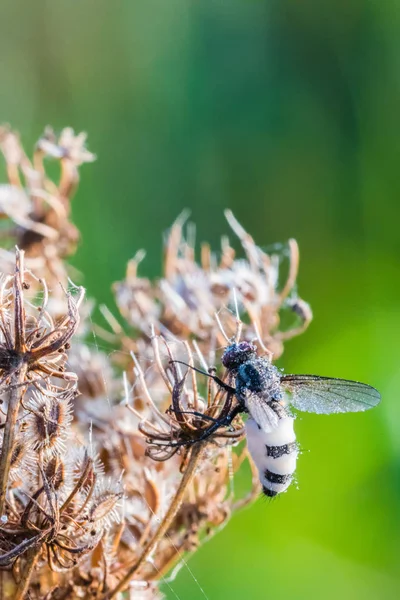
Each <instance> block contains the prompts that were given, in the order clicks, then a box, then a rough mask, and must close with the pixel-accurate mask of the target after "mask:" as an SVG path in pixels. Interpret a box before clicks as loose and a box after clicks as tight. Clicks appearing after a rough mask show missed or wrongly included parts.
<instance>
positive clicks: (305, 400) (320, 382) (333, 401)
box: [281, 375, 381, 414]
mask: <svg viewBox="0 0 400 600" xmlns="http://www.w3.org/2000/svg"><path fill="white" fill-rule="evenodd" d="M281 384H282V387H283V388H284V389H285V390H286V391H288V392H289V393H290V394H291V396H292V397H291V404H292V405H293V406H294V408H297V409H298V410H302V411H304V412H311V413H319V414H329V413H345V412H360V411H363V410H368V409H369V408H373V407H374V406H376V405H377V404H379V402H380V400H381V395H380V393H379V392H378V390H376V389H375V388H373V387H372V386H370V385H367V384H366V383H359V382H358V381H350V380H347V379H335V378H332V377H319V376H318V375H284V376H283V377H282V378H281Z"/></svg>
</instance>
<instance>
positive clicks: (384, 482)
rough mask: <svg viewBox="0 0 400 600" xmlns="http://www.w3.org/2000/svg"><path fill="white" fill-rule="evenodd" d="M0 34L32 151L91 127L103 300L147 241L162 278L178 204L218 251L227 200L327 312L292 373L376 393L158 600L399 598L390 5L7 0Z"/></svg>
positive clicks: (9, 107)
mask: <svg viewBox="0 0 400 600" xmlns="http://www.w3.org/2000/svg"><path fill="white" fill-rule="evenodd" d="M0 33H1V35H0V57H1V59H0V81H1V88H0V118H1V120H2V121H7V122H10V123H11V124H12V126H13V127H16V128H17V129H19V130H20V131H21V133H22V134H23V137H24V141H25V145H26V147H28V146H29V142H32V143H33V141H34V140H35V139H36V138H37V136H38V135H39V134H40V133H41V131H42V130H43V128H44V126H45V125H46V124H47V123H50V124H51V125H52V126H53V127H55V128H56V129H57V128H58V129H60V128H61V127H62V126H65V125H71V126H73V127H74V128H75V129H77V130H82V129H83V130H86V131H87V132H88V133H89V145H90V148H91V150H93V151H94V152H96V153H97V154H98V161H97V163H95V164H94V165H91V166H86V167H85V168H84V169H83V181H82V185H81V188H80V191H79V194H78V196H77V198H76V199H75V204H74V215H75V221H76V223H77V224H78V226H79V227H80V229H81V230H82V234H83V241H82V244H81V247H80V250H79V252H78V254H77V257H76V259H75V265H76V266H77V267H78V268H79V269H80V270H82V272H84V273H85V283H86V285H87V287H88V289H89V293H90V294H91V295H92V296H94V297H96V298H97V299H98V300H99V301H106V302H108V303H109V302H111V293H110V284H111V282H112V281H114V280H116V279H118V278H121V276H122V275H123V272H124V268H125V263H126V261H127V260H128V259H129V258H130V257H131V256H132V255H133V254H134V252H135V251H136V250H137V249H138V248H141V247H144V248H146V249H147V251H148V255H147V259H146V261H145V262H144V263H143V265H142V267H141V269H142V273H146V274H149V275H156V274H157V273H158V272H159V270H160V262H161V248H162V246H161V232H162V231H164V230H165V229H166V228H167V227H168V226H169V225H170V224H171V223H172V221H173V220H174V218H175V217H176V216H177V215H178V213H179V212H180V211H181V210H182V208H184V207H189V208H190V209H191V210H192V216H193V219H194V220H195V221H196V223H197V225H198V237H199V238H200V239H207V240H209V241H211V242H212V243H214V244H217V242H218V239H219V236H220V235H221V234H223V233H227V231H228V228H227V225H226V223H225V222H224V220H223V215H222V210H223V208H225V207H230V208H232V210H233V211H234V213H235V214H236V216H237V217H238V219H239V220H240V221H241V222H242V223H243V225H244V226H245V227H246V228H247V229H248V230H249V231H251V232H252V234H253V236H254V237H255V239H256V240H257V242H258V243H260V244H263V243H265V244H266V245H268V244H270V243H273V242H276V241H283V240H286V239H287V238H288V237H296V238H297V239H298V241H299V243H300V248H301V250H302V263H301V271H300V282H299V283H300V288H301V293H302V296H303V297H304V298H305V299H306V300H308V301H309V302H310V303H311V305H312V307H313V309H314V314H315V321H314V323H313V325H312V327H311V328H310V331H309V332H307V333H306V334H305V335H304V336H302V337H301V338H299V339H297V340H295V341H293V342H290V343H289V344H288V345H287V349H286V353H285V356H284V359H283V360H282V361H281V364H282V365H284V366H285V369H286V370H287V371H297V372H315V373H320V374H331V375H336V376H343V377H351V378H354V379H359V380H364V381H366V382H369V383H371V384H373V385H375V386H376V387H378V388H379V389H380V390H381V391H382V393H383V402H382V405H381V406H380V407H379V408H378V409H376V410H374V411H371V413H367V414H358V415H343V416H331V417H319V416H312V415H304V416H302V417H301V418H299V419H298V421H297V433H298V438H299V440H300V443H301V444H302V447H303V449H304V453H303V455H302V456H301V457H300V460H299V468H298V486H299V490H296V489H295V487H293V488H292V489H290V491H289V493H287V494H285V495H284V496H283V497H282V498H279V499H278V500H277V501H276V502H271V503H268V502H264V501H261V500H260V501H259V502H258V503H257V504H256V505H255V506H253V507H252V508H250V509H248V510H247V511H245V512H243V513H241V514H238V515H236V517H235V518H234V521H233V522H232V523H231V524H230V525H229V526H228V528H227V529H225V530H224V531H223V532H222V533H220V534H219V535H218V536H217V537H216V538H215V539H214V540H213V541H212V542H210V543H209V544H207V545H206V546H204V547H203V548H202V549H201V550H200V552H199V553H198V554H196V556H195V557H194V558H193V560H190V563H189V568H190V570H189V568H183V569H182V570H181V572H180V573H179V575H178V576H177V578H176V579H175V580H174V581H173V582H171V583H169V584H167V583H166V585H165V586H164V587H165V591H166V594H167V597H168V598H171V599H172V598H176V597H179V598H181V599H183V598H184V599H189V598H190V599H191V600H197V599H200V598H204V594H203V592H202V591H201V588H200V586H201V587H202V588H203V589H204V592H205V594H206V596H207V597H208V598H209V600H217V599H222V598H227V597H229V598H231V599H232V600H234V599H235V598H237V599H239V598H243V597H249V598H252V599H254V600H258V599H260V600H261V599H262V598H265V597H271V598H273V597H277V596H278V597H280V598H292V599H295V600H298V599H302V598H307V599H308V600H311V599H313V598H315V599H317V598H322V597H323V598H325V599H330V598H337V597H340V598H343V599H347V598H349V599H350V598H352V599H353V598H362V599H363V600H369V599H377V598H385V599H391V598H398V597H399V591H400V590H399V588H400V586H399V579H400V576H399V556H400V519H399V505H400V408H399V406H400V404H399V402H398V394H399V390H400V372H399V367H398V355H399V351H398V337H397V336H398V331H399V328H400V311H399V293H400V280H399V252H400V236H399V225H398V219H399V216H400V210H399V191H400V189H399V188H400V178H399V157H400V154H399V145H400V142H399V139H400V136H399V132H400V112H399V109H398V107H399V100H400V98H399V96H400V70H399V55H400V54H399V50H400V47H399V46H400V35H399V34H400V11H399V10H398V4H397V3H396V2H393V1H392V0H388V1H387V2H384V3H379V2H373V1H372V0H370V1H368V0H336V1H330V2H321V3H320V2H317V1H316V0H303V2H298V1H294V0H279V1H278V0H270V1H265V0H264V1H263V0H246V1H245V0H241V1H239V0H229V1H221V0H202V1H201V2H199V1H195V0H168V1H161V0H158V1H156V0H139V1H137V2H132V1H129V0H119V1H116V2H110V1H109V0H92V1H89V0H80V1H79V2H78V1H76V0H75V1H74V0H68V1H67V0H65V1H64V0H51V1H46V0H35V2H32V1H29V0H25V1H24V0H3V1H2V3H1V8H0ZM308 451H309V452H308ZM192 574H194V576H195V577H196V578H197V580H198V583H196V581H195V580H194V578H193V575H192Z"/></svg>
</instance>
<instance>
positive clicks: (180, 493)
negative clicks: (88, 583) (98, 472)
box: [103, 443, 207, 600]
mask: <svg viewBox="0 0 400 600" xmlns="http://www.w3.org/2000/svg"><path fill="white" fill-rule="evenodd" d="M206 445H207V444H202V443H199V444H196V445H195V446H194V447H193V450H192V452H191V455H190V459H189V462H188V464H187V467H186V470H185V472H184V474H183V477H182V479H181V482H180V484H179V487H178V489H177V490H176V493H175V496H174V498H173V500H172V502H171V504H170V506H169V509H168V511H167V514H166V515H165V517H164V518H163V520H162V521H161V523H160V526H159V527H158V529H157V531H156V532H155V534H154V535H153V537H152V538H151V540H150V541H149V542H148V543H147V546H146V547H145V548H144V550H143V552H142V554H141V556H140V557H139V559H138V560H137V561H136V562H135V564H134V565H133V566H132V567H131V568H130V569H129V571H128V572H127V573H126V574H125V576H124V577H123V578H122V579H121V581H120V582H119V584H118V585H117V586H116V587H115V588H114V589H113V590H112V591H111V592H110V593H108V594H106V595H105V596H104V598H103V600H112V599H113V598H115V597H116V595H117V594H118V593H119V592H122V591H123V590H124V589H125V588H126V587H127V586H128V585H129V582H130V581H131V579H132V578H133V576H134V575H135V573H137V571H138V570H139V568H140V567H141V566H142V564H143V563H144V562H145V560H147V558H148V557H149V556H150V554H151V553H152V552H153V550H154V548H155V547H156V545H157V544H158V542H159V541H160V540H161V538H162V537H163V536H164V535H165V534H166V532H167V531H168V529H169V527H170V525H171V523H172V521H173V520H174V518H175V516H176V514H177V512H178V510H179V508H180V507H181V504H182V500H183V497H184V495H185V492H186V489H187V487H188V485H190V483H191V482H192V480H193V477H194V476H195V474H196V468H197V466H198V464H199V462H200V460H201V459H202V457H203V455H204V451H205V448H206Z"/></svg>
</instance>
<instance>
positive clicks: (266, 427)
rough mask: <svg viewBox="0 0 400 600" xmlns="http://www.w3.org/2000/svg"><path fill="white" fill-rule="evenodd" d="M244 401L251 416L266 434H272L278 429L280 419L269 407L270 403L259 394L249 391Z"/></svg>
mask: <svg viewBox="0 0 400 600" xmlns="http://www.w3.org/2000/svg"><path fill="white" fill-rule="evenodd" d="M244 401H245V404H246V408H247V409H248V411H249V413H250V416H251V417H253V419H254V421H255V422H256V423H257V425H259V427H261V429H262V430H263V431H265V433H270V432H271V431H273V430H274V429H276V428H277V427H278V423H279V417H278V415H277V414H276V413H275V412H274V411H273V410H272V408H271V407H270V406H269V404H268V402H267V401H266V400H265V399H264V398H263V397H262V396H259V395H257V394H254V393H251V392H250V391H248V392H247V393H246V394H245V397H244Z"/></svg>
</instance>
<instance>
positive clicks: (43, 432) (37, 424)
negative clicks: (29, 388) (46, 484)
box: [25, 391, 73, 455]
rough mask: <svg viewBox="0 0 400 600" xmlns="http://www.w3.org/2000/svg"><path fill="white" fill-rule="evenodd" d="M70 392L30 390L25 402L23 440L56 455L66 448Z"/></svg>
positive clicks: (69, 418)
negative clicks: (58, 393) (48, 393)
mask: <svg viewBox="0 0 400 600" xmlns="http://www.w3.org/2000/svg"><path fill="white" fill-rule="evenodd" d="M72 398H73V393H69V394H63V396H62V397H60V396H59V395H56V394H54V393H53V394H51V395H46V394H44V393H40V392H38V391H34V392H32V393H31V395H30V398H29V400H28V401H27V402H26V403H25V410H26V412H27V415H26V417H25V440H26V444H27V446H28V447H30V448H33V450H35V451H45V452H46V453H49V454H52V455H59V454H61V453H63V452H64V451H65V441H66V439H67V436H68V433H69V429H70V425H71V422H72V418H73V416H72V404H71V400H72Z"/></svg>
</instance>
